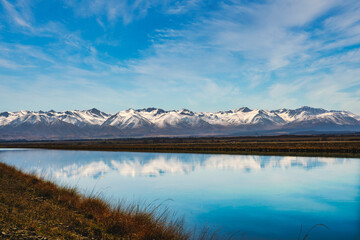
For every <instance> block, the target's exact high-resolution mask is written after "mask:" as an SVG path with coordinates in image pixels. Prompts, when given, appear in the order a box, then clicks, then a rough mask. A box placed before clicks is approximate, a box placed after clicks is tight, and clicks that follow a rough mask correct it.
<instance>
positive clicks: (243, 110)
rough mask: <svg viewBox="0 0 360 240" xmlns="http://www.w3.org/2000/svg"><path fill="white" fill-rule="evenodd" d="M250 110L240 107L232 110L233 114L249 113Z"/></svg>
mask: <svg viewBox="0 0 360 240" xmlns="http://www.w3.org/2000/svg"><path fill="white" fill-rule="evenodd" d="M251 111H252V110H251V109H250V108H248V107H241V108H237V109H235V110H234V112H251Z"/></svg>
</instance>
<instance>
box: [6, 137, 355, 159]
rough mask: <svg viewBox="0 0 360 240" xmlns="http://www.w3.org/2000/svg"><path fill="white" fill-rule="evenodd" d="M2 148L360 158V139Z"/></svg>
mask: <svg viewBox="0 0 360 240" xmlns="http://www.w3.org/2000/svg"><path fill="white" fill-rule="evenodd" d="M0 147H11V148H45V149H68V150H98V151H100V150H101V151H134V152H135V151H140V152H178V153H181V152H184V153H231V154H258V155H295V156H302V155H303V156H333V157H359V156H360V135H324V136H271V137H223V138H221V137H214V138H210V137H204V138H141V139H116V140H111V139H109V140H76V141H74V140H71V141H70V140H69V141H30V142H28V141H26V142H2V143H0Z"/></svg>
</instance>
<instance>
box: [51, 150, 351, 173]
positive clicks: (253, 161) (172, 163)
mask: <svg viewBox="0 0 360 240" xmlns="http://www.w3.org/2000/svg"><path fill="white" fill-rule="evenodd" d="M345 161H346V160H345V159H338V158H315V157H278V156H276V157H263V156H236V155H211V156H206V157H205V158H204V159H202V160H200V158H199V159H198V160H196V159H193V160H192V161H184V160H181V158H178V157H175V156H171V157H169V156H166V155H165V156H158V157H156V158H153V159H149V160H146V161H142V160H140V159H139V158H132V159H124V160H109V161H103V160H100V161H94V162H91V163H89V164H86V165H80V164H72V165H68V166H66V167H63V168H61V169H52V170H50V171H52V174H51V175H52V176H54V177H57V178H60V177H66V178H69V177H76V178H77V177H84V176H87V177H93V178H97V177H99V176H103V175H105V174H107V173H110V172H111V173H115V174H120V175H122V176H131V177H135V176H153V177H156V176H160V175H162V174H186V173H189V172H192V171H196V170H201V169H222V170H232V171H243V172H249V171H251V170H256V169H262V168H265V169H266V168H281V169H288V168H292V167H298V168H304V169H312V168H315V167H321V166H326V165H331V164H342V163H344V162H345Z"/></svg>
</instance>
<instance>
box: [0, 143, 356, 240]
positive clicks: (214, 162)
mask: <svg viewBox="0 0 360 240" xmlns="http://www.w3.org/2000/svg"><path fill="white" fill-rule="evenodd" d="M0 161H1V162H4V163H7V164H9V165H13V166H16V167H18V168H20V169H22V170H24V171H26V172H35V173H37V174H40V175H42V176H46V177H47V178H50V179H52V180H53V181H55V182H57V183H60V184H66V185H71V186H76V187H77V188H78V189H79V190H80V191H82V192H83V193H90V192H97V193H99V192H100V193H101V194H102V196H104V197H106V198H108V199H110V200H111V201H114V202H115V201H118V200H119V199H125V200H128V201H130V202H132V201H144V200H145V201H147V202H152V201H155V202H162V201H166V200H168V201H166V204H167V205H168V207H169V208H170V209H172V210H174V211H175V212H176V213H177V215H178V216H180V217H184V218H185V222H186V225H187V226H189V227H190V226H191V227H192V226H195V225H196V226H198V227H201V226H204V225H207V226H214V227H216V228H220V229H221V230H220V232H221V233H224V234H225V233H229V232H237V231H239V232H240V233H241V234H244V235H243V238H242V239H298V234H299V231H300V226H301V225H302V226H303V231H305V232H306V231H307V230H308V229H309V228H310V227H311V226H313V225H314V224H318V223H321V224H326V225H327V226H328V229H325V228H317V229H315V230H314V231H313V232H312V233H311V234H310V238H309V239H360V238H359V236H360V232H359V228H360V207H359V204H360V159H349V158H322V157H280V156H244V155H213V154H178V153H176V154H175V153H132V152H93V151H61V150H27V149H22V150H11V149H0ZM169 199H170V200H169Z"/></svg>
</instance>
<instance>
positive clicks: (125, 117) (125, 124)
mask: <svg viewBox="0 0 360 240" xmlns="http://www.w3.org/2000/svg"><path fill="white" fill-rule="evenodd" d="M103 125H109V126H115V127H117V128H120V129H129V128H142V127H149V126H150V125H152V123H151V122H150V121H149V120H148V119H146V118H144V117H143V116H142V115H141V114H139V113H138V111H136V110H134V109H129V110H126V111H121V112H118V113H116V114H115V115H113V116H111V117H109V118H108V119H107V120H106V121H105V122H104V123H103Z"/></svg>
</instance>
